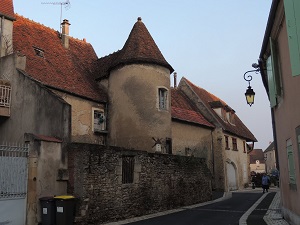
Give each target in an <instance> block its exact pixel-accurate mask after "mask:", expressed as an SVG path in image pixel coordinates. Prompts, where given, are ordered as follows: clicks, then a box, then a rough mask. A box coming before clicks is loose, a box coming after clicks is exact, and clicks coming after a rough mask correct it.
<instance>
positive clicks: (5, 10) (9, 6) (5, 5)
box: [0, 0, 15, 20]
mask: <svg viewBox="0 0 300 225" xmlns="http://www.w3.org/2000/svg"><path fill="white" fill-rule="evenodd" d="M0 15H1V16H4V17H7V18H9V19H11V20H14V18H15V16H14V5H13V1H12V0H1V4H0Z"/></svg>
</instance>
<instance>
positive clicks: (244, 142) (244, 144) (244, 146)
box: [243, 141, 246, 153]
mask: <svg viewBox="0 0 300 225" xmlns="http://www.w3.org/2000/svg"><path fill="white" fill-rule="evenodd" d="M243 148H244V153H246V141H243Z"/></svg>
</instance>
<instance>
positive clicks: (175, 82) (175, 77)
mask: <svg viewBox="0 0 300 225" xmlns="http://www.w3.org/2000/svg"><path fill="white" fill-rule="evenodd" d="M176 87H177V73H176V72H174V88H176Z"/></svg>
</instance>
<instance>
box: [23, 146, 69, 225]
mask: <svg viewBox="0 0 300 225" xmlns="http://www.w3.org/2000/svg"><path fill="white" fill-rule="evenodd" d="M29 148H30V152H29V162H28V163H29V164H28V193H27V224H28V225H36V224H38V223H39V222H41V216H40V215H41V207H40V201H39V198H41V197H49V196H54V195H66V194H67V182H66V181H67V177H64V178H66V180H63V179H61V177H60V178H59V176H58V171H59V169H63V170H66V169H67V160H66V158H65V159H64V160H62V157H63V154H62V144H61V143H54V142H45V141H32V142H31V143H30V146H29ZM63 162H64V163H63Z"/></svg>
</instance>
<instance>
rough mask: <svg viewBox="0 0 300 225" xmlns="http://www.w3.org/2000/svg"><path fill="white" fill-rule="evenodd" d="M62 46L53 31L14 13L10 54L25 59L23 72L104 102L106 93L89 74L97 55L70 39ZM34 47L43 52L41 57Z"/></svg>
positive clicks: (87, 45)
mask: <svg viewBox="0 0 300 225" xmlns="http://www.w3.org/2000/svg"><path fill="white" fill-rule="evenodd" d="M69 40H70V41H69V46H70V47H69V49H66V48H64V47H63V45H62V42H61V39H60V37H59V34H58V32H57V31H55V30H53V29H51V28H49V27H46V26H44V25H41V24H39V23H36V22H34V21H32V20H29V19H26V18H24V17H22V16H19V15H17V14H16V21H15V22H14V30H13V46H14V51H15V52H19V53H20V54H23V55H25V56H26V69H25V70H26V71H25V72H26V73H27V74H28V75H29V76H31V77H33V78H34V79H36V80H38V81H40V82H41V83H43V84H45V85H46V86H50V87H54V88H57V89H60V90H63V91H66V92H69V93H73V94H75V95H79V96H82V97H86V98H88V99H91V100H94V101H99V102H106V101H107V94H106V93H105V92H104V91H103V90H102V89H100V88H99V87H98V85H97V82H95V79H94V75H93V71H94V66H95V62H96V60H97V55H96V53H95V51H94V49H93V47H92V46H91V44H89V43H86V42H85V41H81V40H78V39H75V38H72V37H70V39H69ZM34 47H35V48H38V49H40V50H42V51H44V57H40V56H38V55H37V54H36V52H35V50H34Z"/></svg>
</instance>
